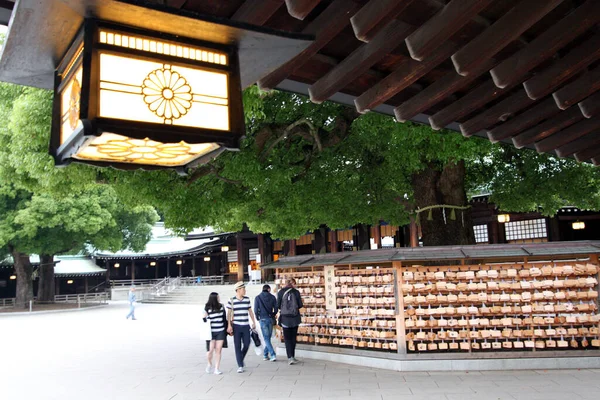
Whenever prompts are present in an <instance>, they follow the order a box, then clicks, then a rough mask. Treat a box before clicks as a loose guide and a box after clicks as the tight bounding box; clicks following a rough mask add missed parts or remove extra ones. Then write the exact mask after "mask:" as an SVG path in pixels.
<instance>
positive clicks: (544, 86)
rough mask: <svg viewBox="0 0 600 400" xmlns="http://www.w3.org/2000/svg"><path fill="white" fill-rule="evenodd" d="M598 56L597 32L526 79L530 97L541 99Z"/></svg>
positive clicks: (599, 42)
mask: <svg viewBox="0 0 600 400" xmlns="http://www.w3.org/2000/svg"><path fill="white" fill-rule="evenodd" d="M598 58H600V33H596V34H595V35H593V36H592V37H590V38H589V39H587V40H586V41H585V42H583V43H582V44H580V45H579V46H577V47H575V48H574V49H573V50H571V51H570V52H569V53H568V54H567V55H566V56H564V57H563V58H561V59H560V60H558V61H557V62H555V63H554V64H552V65H551V66H550V67H548V68H546V69H545V70H544V71H542V72H541V73H539V74H537V75H535V76H534V77H533V78H531V79H529V80H527V81H525V82H524V83H523V86H524V87H525V90H526V91H527V94H528V95H529V97H531V98H532V99H534V100H537V99H541V98H542V97H544V96H546V95H548V94H550V93H552V91H553V90H554V89H555V88H556V87H558V86H560V85H562V84H563V83H565V82H566V81H567V80H568V79H570V78H571V77H572V76H574V75H575V74H577V73H578V72H579V71H581V70H582V69H583V68H585V67H587V66H588V65H590V64H591V63H592V62H594V61H595V60H597V59H598Z"/></svg>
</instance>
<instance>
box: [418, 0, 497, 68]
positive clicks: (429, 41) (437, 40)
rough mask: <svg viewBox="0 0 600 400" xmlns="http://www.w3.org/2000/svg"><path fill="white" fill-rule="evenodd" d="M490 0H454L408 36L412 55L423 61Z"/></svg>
mask: <svg viewBox="0 0 600 400" xmlns="http://www.w3.org/2000/svg"><path fill="white" fill-rule="evenodd" d="M490 2H491V0H452V1H451V2H450V3H448V4H447V5H446V6H444V8H442V9H441V10H440V11H439V12H438V13H437V14H436V15H434V16H433V17H432V18H431V19H430V20H429V21H427V22H426V23H425V24H423V25H421V27H419V29H417V30H416V31H414V32H413V33H412V34H411V35H410V36H409V37H407V38H406V47H407V48H408V51H409V52H410V56H411V57H412V58H413V59H415V60H417V61H423V60H424V59H425V58H426V57H428V56H429V55H430V54H431V53H432V52H433V51H434V50H435V49H436V48H438V47H439V46H440V45H441V44H442V43H444V41H446V39H447V38H448V37H450V36H452V35H453V34H454V33H456V32H458V31H459V30H460V29H461V28H462V27H463V26H465V25H466V24H468V23H469V22H470V20H471V18H473V17H474V16H475V15H477V13H479V12H480V11H481V10H483V9H484V8H485V7H487V6H488V5H489V4H490Z"/></svg>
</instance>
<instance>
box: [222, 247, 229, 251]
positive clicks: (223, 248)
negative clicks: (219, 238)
mask: <svg viewBox="0 0 600 400" xmlns="http://www.w3.org/2000/svg"><path fill="white" fill-rule="evenodd" d="M221 251H222V252H227V251H229V246H221Z"/></svg>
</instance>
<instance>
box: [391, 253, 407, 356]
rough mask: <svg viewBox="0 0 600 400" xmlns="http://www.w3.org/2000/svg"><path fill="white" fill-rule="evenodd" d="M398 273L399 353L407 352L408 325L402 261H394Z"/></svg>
mask: <svg viewBox="0 0 600 400" xmlns="http://www.w3.org/2000/svg"><path fill="white" fill-rule="evenodd" d="M392 265H393V267H394V270H395V273H396V293H398V296H397V297H396V339H397V342H396V343H397V345H398V353H400V354H406V353H407V349H406V326H405V322H404V321H405V320H404V318H405V317H404V293H403V291H402V283H403V276H402V263H401V262H400V261H394V262H393V263H392Z"/></svg>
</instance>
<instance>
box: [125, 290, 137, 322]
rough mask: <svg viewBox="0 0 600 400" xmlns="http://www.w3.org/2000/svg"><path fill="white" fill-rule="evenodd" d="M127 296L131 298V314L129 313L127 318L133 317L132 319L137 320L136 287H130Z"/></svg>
mask: <svg viewBox="0 0 600 400" xmlns="http://www.w3.org/2000/svg"><path fill="white" fill-rule="evenodd" d="M127 298H128V300H129V314H127V317H126V319H129V317H131V320H132V321H135V287H133V286H132V287H131V289H129V294H128V295H127Z"/></svg>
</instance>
